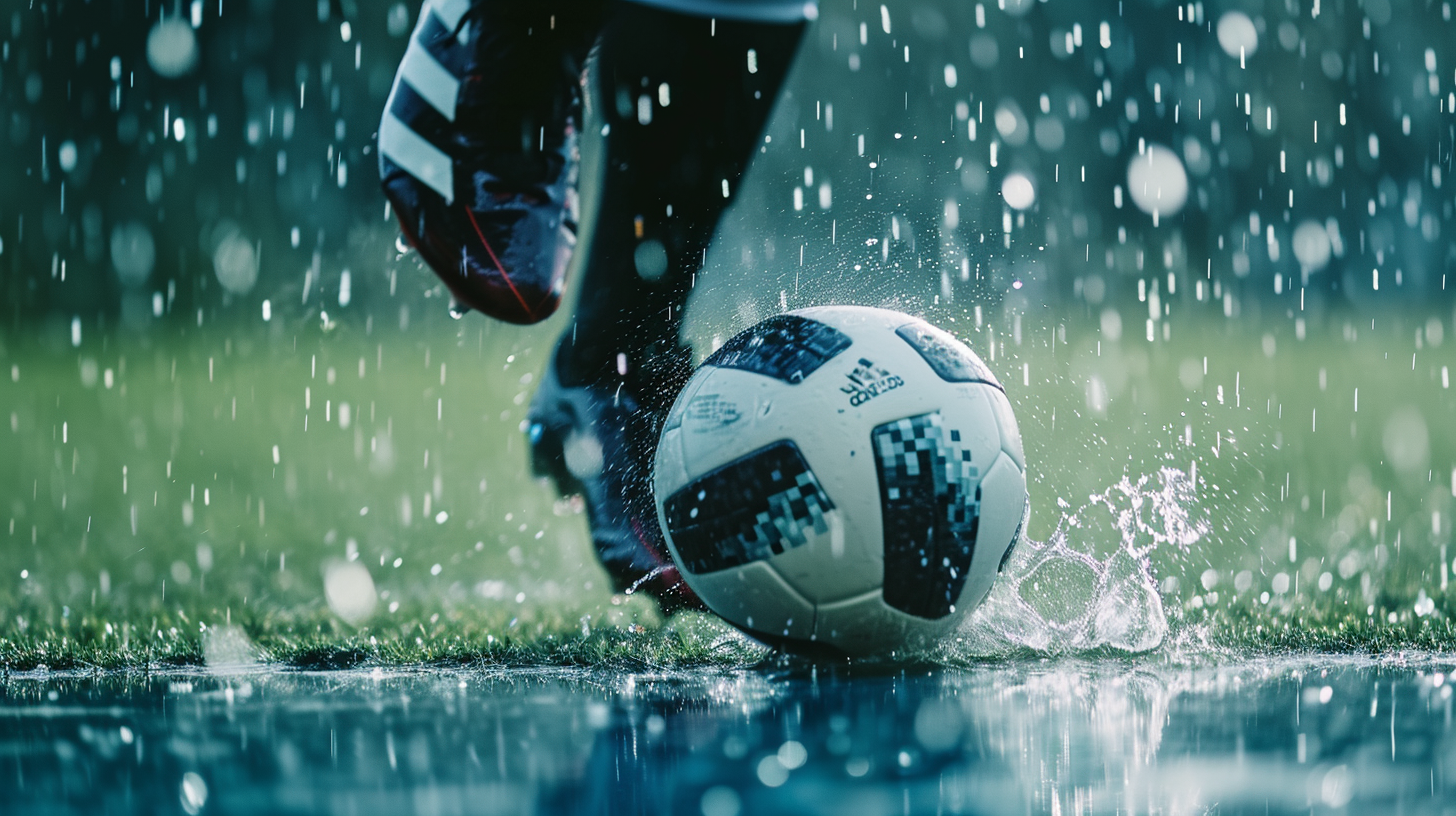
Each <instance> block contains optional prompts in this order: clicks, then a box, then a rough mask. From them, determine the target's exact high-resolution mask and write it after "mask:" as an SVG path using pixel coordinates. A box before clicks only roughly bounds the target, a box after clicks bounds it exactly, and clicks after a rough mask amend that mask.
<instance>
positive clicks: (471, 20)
mask: <svg viewBox="0 0 1456 816" xmlns="http://www.w3.org/2000/svg"><path fill="white" fill-rule="evenodd" d="M603 8H604V3H603V0H426V2H425V3H424V6H423V8H422V9H421V11H420V19H419V23H418V24H417V25H416V27H415V30H414V33H413V34H412V35H411V36H410V41H409V46H408V50H407V51H406V53H405V56H404V59H403V60H401V62H400V66H399V72H398V75H397V76H396V77H395V81H394V87H393V89H392V90H391V91H390V95H389V102H388V104H387V105H386V107H385V112H384V117H383V121H382V122H381V123H380V127H379V164H380V177H381V179H382V181H383V185H384V192H385V195H386V196H387V197H388V198H389V200H390V202H391V204H392V206H393V207H394V211H395V213H396V214H397V215H398V217H399V222H400V227H401V229H402V230H403V232H404V234H405V236H406V237H407V238H408V239H409V241H410V242H411V243H412V244H413V245H414V246H415V247H416V248H417V249H418V250H419V252H420V256H421V257H422V258H423V259H424V260H425V261H426V262H427V263H428V264H429V265H430V266H431V267H432V268H433V269H434V271H435V273H436V274H438V275H439V276H440V278H441V279H442V280H443V281H444V282H445V284H446V285H447V286H448V287H449V288H450V291H451V293H452V294H453V295H454V297H455V300H456V302H457V303H458V304H460V305H463V306H465V307H468V308H472V309H477V310H479V311H481V312H484V313H486V314H489V315H491V316H492V317H497V318H500V319H502V320H507V321H510V322H513V323H534V322H536V321H538V320H541V319H544V318H545V317H546V316H548V315H550V314H551V313H552V312H553V311H554V310H555V309H556V307H557V305H558V304H559V303H560V301H561V296H562V293H563V285H564V275H565V271H566V261H567V259H568V257H569V255H570V253H571V250H572V245H573V243H574V237H573V236H574V230H575V226H576V225H575V212H574V209H575V208H574V207H573V206H572V200H571V199H572V197H573V196H574V195H575V193H574V190H573V185H574V183H575V169H576V156H575V151H576V134H575V128H576V127H578V126H579V123H580V121H581V119H580V113H579V110H580V105H579V94H580V78H581V69H582V65H583V63H584V62H585V60H586V57H587V54H588V51H589V49H590V48H591V44H592V42H593V41H594V40H595V39H596V37H597V32H598V30H599V28H600V25H601V20H602V11H603Z"/></svg>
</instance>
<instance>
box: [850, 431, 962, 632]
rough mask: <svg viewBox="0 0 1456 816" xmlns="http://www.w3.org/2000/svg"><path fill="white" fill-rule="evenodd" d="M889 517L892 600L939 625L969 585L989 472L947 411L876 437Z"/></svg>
mask: <svg viewBox="0 0 1456 816" xmlns="http://www.w3.org/2000/svg"><path fill="white" fill-rule="evenodd" d="M871 439H872V443H873V445H874V451H875V464H876V466H877V469H878V470H879V475H880V508H881V514H882V516H883V518H884V531H885V533H884V539H885V584H884V598H885V603H887V604H889V605H890V606H892V607H894V608H895V609H898V610H900V611H901V612H905V613H907V614H910V615H915V616H917V617H921V618H928V619H931V620H934V619H936V618H943V617H945V616H946V615H949V614H950V613H951V612H952V610H953V607H954V605H955V601H956V599H957V598H959V597H960V594H961V588H962V587H963V586H965V583H966V574H967V572H969V571H970V568H971V555H972V553H974V552H975V549H976V531H977V529H978V527H979V526H980V520H981V473H980V470H979V468H977V467H976V466H975V465H973V464H972V463H971V451H970V448H967V447H964V446H962V445H961V444H960V441H961V434H960V431H957V430H949V431H947V429H946V428H945V426H944V424H943V423H942V421H941V416H940V412H939V411H936V412H935V413H930V414H921V415H920V416H913V417H907V418H905V419H899V420H896V421H894V422H887V423H885V424H884V425H880V426H878V427H876V428H875V429H874V431H873V432H872V435H871Z"/></svg>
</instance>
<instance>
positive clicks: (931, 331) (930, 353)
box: [895, 320, 1006, 391]
mask: <svg viewBox="0 0 1456 816" xmlns="http://www.w3.org/2000/svg"><path fill="white" fill-rule="evenodd" d="M895 334H898V335H900V338H901V339H903V340H904V341H905V342H907V343H909V344H910V346H911V347H912V348H914V349H915V350H916V351H918V352H920V356H921V357H923V358H925V362H926V364H928V365H929V366H930V367H931V368H932V369H933V370H934V371H935V373H936V374H939V375H940V378H941V379H942V380H945V381H946V382H978V383H985V384H987V385H992V386H995V387H996V388H1000V389H1001V390H1002V391H1005V390H1006V389H1005V388H1001V383H1000V381H998V380H997V379H996V375H995V374H992V373H991V369H989V368H987V367H986V364H985V363H983V362H981V359H980V358H979V357H977V356H976V355H974V354H972V353H970V351H969V350H968V349H967V348H966V346H965V344H964V343H962V342H960V341H959V340H957V339H955V336H954V335H952V334H950V333H949V332H947V331H945V330H944V329H938V328H936V327H934V326H932V325H930V324H929V323H926V322H925V321H923V320H917V321H915V322H914V323H906V324H905V325H903V326H901V327H900V328H898V329H896V330H895Z"/></svg>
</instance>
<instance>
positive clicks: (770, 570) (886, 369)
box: [654, 306, 1027, 654]
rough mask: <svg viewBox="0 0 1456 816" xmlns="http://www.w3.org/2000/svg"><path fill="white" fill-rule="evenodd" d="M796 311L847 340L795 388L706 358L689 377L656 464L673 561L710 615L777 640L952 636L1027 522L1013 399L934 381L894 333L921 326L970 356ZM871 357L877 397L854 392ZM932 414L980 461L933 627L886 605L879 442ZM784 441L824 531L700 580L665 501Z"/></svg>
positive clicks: (865, 641)
mask: <svg viewBox="0 0 1456 816" xmlns="http://www.w3.org/2000/svg"><path fill="white" fill-rule="evenodd" d="M790 314H791V315H796V316H799V317H802V318H807V319H809V320H814V321H817V322H819V323H823V324H826V325H828V326H830V327H832V328H833V329H835V330H837V331H839V332H842V333H843V334H844V335H846V336H847V337H848V338H849V340H850V341H851V343H850V345H849V346H848V347H847V348H844V349H843V350H842V351H840V352H838V353H837V354H836V355H834V356H833V357H831V358H830V359H828V361H827V362H824V363H823V364H822V366H820V367H819V368H818V369H816V370H813V371H812V372H811V373H809V374H808V376H806V377H804V378H803V379H802V381H800V382H796V383H790V382H785V381H784V380H781V379H776V378H774V377H771V376H766V375H764V374H760V373H757V372H754V371H748V370H743V369H739V368H723V367H717V366H714V365H710V364H705V365H704V366H702V367H701V368H699V370H698V371H697V372H696V373H695V374H694V375H693V377H692V379H691V380H690V381H689V382H688V385H687V387H686V388H684V389H683V392H682V393H681V394H680V395H679V397H678V399H677V401H676V402H675V403H674V405H673V407H672V410H671V411H670V412H669V414H668V418H667V420H666V422H665V424H664V430H663V433H662V437H661V439H660V440H659V445H658V449H657V457H656V467H655V470H654V489H655V493H656V497H657V509H658V515H659V521H660V522H661V523H662V528H663V530H664V532H665V533H666V535H667V538H668V546H669V548H670V549H671V550H672V554H673V557H674V559H676V560H677V562H678V564H679V566H680V567H682V570H681V571H682V575H683V577H684V579H685V580H686V581H687V583H688V585H689V586H690V587H692V589H693V590H694V591H695V592H696V593H697V594H698V596H699V597H701V598H702V599H703V601H704V602H705V603H706V604H707V605H708V606H709V607H710V608H711V609H712V610H713V611H715V612H717V613H718V614H719V615H722V616H723V617H724V618H726V619H727V620H729V621H730V622H732V623H733V624H735V625H737V626H739V627H741V628H743V629H745V630H748V631H750V632H753V633H756V634H759V635H761V636H763V637H765V638H768V639H783V640H789V641H808V642H818V643H826V644H829V645H831V646H835V647H838V648H840V649H843V650H845V651H847V652H851V653H855V654H868V653H884V652H888V651H892V650H895V649H900V648H904V647H906V646H911V645H916V644H918V643H922V642H925V641H928V640H931V639H933V638H935V637H938V636H940V635H943V634H944V633H946V632H947V631H949V630H950V629H952V628H953V627H954V626H955V624H956V622H957V621H959V619H960V618H961V617H963V616H964V614H965V613H966V612H967V611H969V610H970V609H972V608H974V607H975V606H976V605H977V604H979V603H980V601H981V599H982V598H984V597H985V595H986V592H987V591H988V590H989V589H990V587H991V583H992V581H993V580H994V579H995V576H996V572H997V569H998V566H999V564H1000V562H1001V558H1002V555H1003V554H1004V553H1005V552H1006V550H1007V549H1008V548H1009V547H1010V546H1011V544H1012V543H1013V538H1014V536H1015V535H1016V534H1017V532H1018V530H1019V528H1020V526H1021V523H1022V521H1023V518H1024V514H1025V509H1026V506H1027V500H1026V479H1025V458H1024V456H1023V454H1022V448H1021V436H1020V433H1019V431H1018V430H1017V427H1016V420H1015V418H1014V416H1013V415H1012V411H1011V405H1010V403H1009V402H1008V401H1007V399H1006V395H1005V394H1004V393H1002V391H1001V390H1000V389H999V388H997V387H996V386H995V385H991V384H986V383H982V382H950V381H947V380H945V379H943V378H942V377H941V376H940V375H938V374H937V373H936V371H935V370H934V369H933V368H932V367H931V365H930V364H929V363H927V361H926V358H925V357H923V356H922V355H921V353H920V352H919V351H917V350H916V348H915V347H914V346H912V345H911V344H910V343H909V342H907V341H906V340H905V339H903V338H902V337H901V336H900V335H898V334H896V330H897V329H900V328H901V327H904V326H906V325H908V324H917V325H919V326H921V327H924V328H925V329H927V330H929V331H932V332H935V333H936V335H935V336H936V337H938V338H940V339H941V340H942V341H948V342H950V343H954V344H955V345H956V346H957V347H958V349H959V350H963V351H964V353H966V354H970V355H971V357H974V354H971V352H970V350H969V349H967V348H965V346H964V344H961V343H959V341H956V340H954V338H953V337H951V336H950V335H948V334H946V333H943V332H939V331H938V330H935V329H933V328H931V327H929V325H928V324H925V323H923V321H919V320H918V319H917V318H914V317H911V316H909V315H905V314H902V313H899V312H894V311H890V310H886V309H873V308H867V307H856V306H830V307H820V308H814V309H804V310H800V311H797V312H791V313H790ZM865 360H868V361H870V362H871V363H873V366H872V369H873V370H874V371H876V372H882V373H885V374H888V375H889V376H888V377H883V378H880V380H879V382H880V385H881V386H886V387H885V388H884V390H877V391H876V394H875V395H874V396H872V397H869V398H865V397H864V396H863V393H864V391H863V389H859V391H860V396H858V397H856V396H854V394H852V393H851V392H853V391H855V390H856V386H854V385H853V384H852V382H853V381H852V379H851V377H852V376H854V375H855V373H856V370H857V369H859V370H861V372H862V371H863V369H864V366H863V365H862V361H865ZM710 362H711V358H710ZM977 362H979V361H977ZM896 379H897V380H898V381H899V383H898V384H897V385H893V386H890V385H889V382H890V381H891V380H896ZM861 380H863V378H861ZM846 389H848V390H846ZM852 401H853V402H854V403H855V404H851V403H852ZM937 411H938V412H940V417H941V421H942V422H943V423H944V427H945V428H946V429H947V430H946V433H947V435H948V434H949V432H950V430H951V429H953V430H956V431H958V432H959V436H960V441H959V443H958V444H959V445H960V446H961V447H962V448H963V449H965V450H968V451H970V453H971V464H972V465H973V466H974V467H975V470H976V473H977V474H978V476H979V487H980V492H981V498H980V520H979V528H978V532H977V535H976V545H975V550H974V553H973V556H972V559H971V563H970V568H969V570H968V572H967V577H966V579H965V584H964V586H963V588H962V590H961V592H960V595H959V597H958V598H957V599H956V600H955V603H954V609H953V611H952V612H950V613H949V614H946V615H945V616H944V617H939V618H936V619H927V618H925V617H921V616H916V615H911V614H907V613H906V612H903V611H900V610H899V609H896V608H893V607H892V606H890V605H889V604H887V603H886V602H885V599H884V595H883V585H884V582H885V577H886V576H885V543H884V526H883V525H884V518H883V514H882V508H881V485H880V474H879V470H878V468H877V462H876V456H875V451H874V449H873V447H872V444H871V437H872V432H873V430H874V429H875V428H876V427H878V426H881V425H884V424H885V423H891V422H895V421H897V420H900V419H904V418H907V417H914V416H920V415H925V414H930V413H932V412H937ZM780 440H790V441H792V442H793V443H794V445H795V446H796V447H797V448H798V451H799V453H800V454H801V455H802V457H803V458H804V460H805V462H806V463H807V464H808V466H809V468H810V470H811V471H812V473H813V475H814V477H815V478H816V479H817V480H818V484H819V486H820V487H821V488H822V490H823V492H824V494H825V495H827V496H828V498H829V500H830V501H831V502H832V503H833V510H832V511H830V512H827V513H825V514H824V522H825V524H824V525H823V526H824V529H823V530H822V531H815V530H813V529H810V530H807V531H805V532H804V536H805V539H806V540H805V543H803V544H802V545H800V546H794V547H789V548H787V549H784V550H783V551H782V552H779V553H777V554H773V555H770V556H769V557H767V558H763V559H762V560H754V561H750V562H748V563H744V564H740V565H737V566H732V567H729V568H726V569H718V570H714V571H706V572H697V573H695V572H693V571H691V570H690V569H688V568H687V567H685V566H684V560H683V558H682V557H681V555H680V553H679V549H678V546H677V544H676V543H675V542H674V540H673V532H672V530H671V529H670V525H669V523H668V519H667V516H666V513H665V510H664V504H665V502H667V501H668V500H669V498H670V497H672V496H673V495H674V494H675V493H678V492H679V491H681V490H682V489H683V488H684V487H685V486H687V485H688V484H689V483H691V482H693V481H694V480H696V479H698V478H699V477H702V476H704V475H705V474H709V473H711V472H713V471H715V470H716V469H718V468H721V467H724V466H725V465H729V464H730V463H733V462H735V461H736V460H740V459H741V458H743V457H745V456H747V455H749V454H751V453H754V452H755V451H758V450H760V449H762V448H764V447H765V446H768V445H771V444H773V443H775V442H778V441H780Z"/></svg>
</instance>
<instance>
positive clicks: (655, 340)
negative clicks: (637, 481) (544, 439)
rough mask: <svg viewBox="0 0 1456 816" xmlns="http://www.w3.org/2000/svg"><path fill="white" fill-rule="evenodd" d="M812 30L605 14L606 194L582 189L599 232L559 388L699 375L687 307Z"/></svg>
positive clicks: (598, 70) (591, 236) (602, 115)
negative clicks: (685, 372) (642, 376)
mask: <svg viewBox="0 0 1456 816" xmlns="http://www.w3.org/2000/svg"><path fill="white" fill-rule="evenodd" d="M804 27H805V26H804V24H803V23H795V24H786V25H785V24H769V23H748V22H740V21H728V20H716V21H715V20H710V19H708V18H705V17H690V16H686V15H682V14H674V13H672V12H667V11H663V10H660V9H656V8H651V7H648V6H642V5H638V4H635V3H630V2H616V3H614V4H613V5H612V6H611V7H610V9H609V12H608V18H607V21H606V24H605V26H604V28H603V31H602V35H601V39H600V41H599V42H598V46H597V53H596V62H595V64H594V65H593V67H592V71H591V75H592V77H593V78H594V81H595V82H594V85H595V87H594V88H593V89H592V93H593V104H594V105H595V106H596V110H597V117H596V121H597V122H598V123H599V124H597V127H601V126H602V125H605V126H606V127H607V130H608V132H607V134H606V136H605V137H604V138H603V139H602V142H601V143H600V146H602V147H604V148H605V150H604V152H603V155H601V156H600V161H601V162H602V164H603V165H604V166H603V167H602V170H601V175H600V182H599V183H595V182H594V181H593V180H590V179H584V180H583V190H582V192H583V199H584V208H586V209H587V210H588V211H589V212H588V213H584V216H585V218H584V220H585V221H587V222H588V223H589V224H590V225H591V226H589V227H588V228H587V230H586V231H585V233H584V235H583V238H584V241H583V244H582V245H580V246H578V248H577V252H579V253H583V254H584V258H583V262H582V267H581V268H582V274H581V280H580V281H579V283H578V285H579V287H580V294H579V297H578V301H577V303H578V305H577V307H576V314H575V316H574V323H573V325H572V326H571V327H569V328H568V329H567V330H566V333H565V335H564V336H563V338H562V341H561V344H560V348H559V351H558V356H557V374H558V376H559V377H560V378H561V379H562V382H563V383H565V384H567V385H576V384H582V383H585V382H599V381H601V380H603V379H604V378H612V377H616V376H618V375H619V374H620V373H621V366H622V365H623V364H624V363H625V366H626V368H627V369H628V376H629V377H633V376H635V374H636V373H637V372H636V371H635V369H638V368H651V367H652V366H654V365H659V366H660V365H661V362H654V361H658V360H661V359H662V358H664V357H665V358H667V360H670V361H671V362H669V363H668V365H669V366H670V367H671V368H673V369H675V370H680V369H681V368H682V367H683V366H686V365H689V364H690V359H688V355H686V354H685V353H684V352H683V350H682V349H681V348H680V344H679V340H678V333H679V330H680V328H681V326H682V311H683V307H684V305H685V304H686V302H687V298H688V294H689V292H690V290H691V288H692V285H693V283H694V276H695V274H696V272H697V271H698V269H699V267H700V266H701V265H702V262H703V257H704V254H705V253H706V251H707V248H708V242H709V240H710V239H711V238H712V235H713V232H714V230H715V229H716V228H717V226H718V222H719V220H720V218H721V216H722V214H723V211H724V210H725V209H726V208H727V206H728V205H729V204H730V203H731V202H732V198H733V196H734V194H735V193H736V191H737V185H738V183H739V182H740V180H741V179H742V176H743V173H744V170H745V169H746V168H747V165H748V162H749V160H750V159H751V157H752V156H753V155H754V154H755V153H756V151H757V148H758V146H759V145H760V143H761V141H762V138H763V130H764V126H765V124H766V122H767V120H768V117H769V114H770V113H771V111H772V109H773V105H774V100H775V99H776V97H777V96H778V92H779V89H780V87H781V86H782V85H783V81H784V77H785V75H786V74H787V73H788V69H789V66H790V64H791V62H792V60H793V56H794V53H795V51H796V50H797V47H798V44H799V40H800V38H801V36H802V34H803V31H804ZM664 101H665V102H666V104H663V102H664ZM644 122H645V123H644ZM585 141H586V143H587V145H591V144H592V143H593V142H596V141H597V137H596V134H590V135H589V138H588V139H587V140H585ZM725 183H726V185H727V194H726V195H725V192H724V185H725ZM593 199H594V200H593ZM669 208H670V209H669ZM648 378H649V380H655V379H659V378H660V377H657V376H652V375H650V374H649V375H648Z"/></svg>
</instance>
